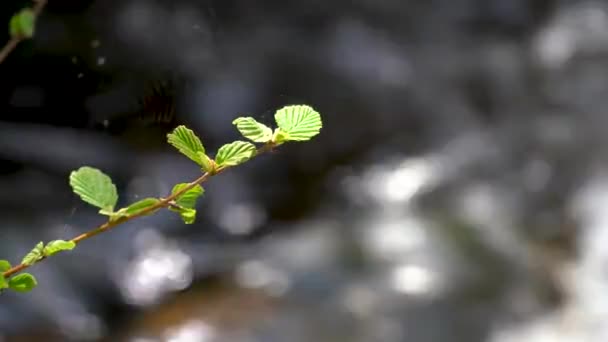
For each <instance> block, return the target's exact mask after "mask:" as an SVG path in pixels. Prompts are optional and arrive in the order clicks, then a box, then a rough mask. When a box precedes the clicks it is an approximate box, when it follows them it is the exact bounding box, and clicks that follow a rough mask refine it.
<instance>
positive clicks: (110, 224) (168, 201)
mask: <svg viewBox="0 0 608 342" xmlns="http://www.w3.org/2000/svg"><path fill="white" fill-rule="evenodd" d="M274 147H275V145H274V144H271V143H269V144H266V145H264V146H262V147H260V148H258V150H257V151H256V154H255V155H254V157H256V156H258V155H260V154H262V153H265V152H268V151H272V150H273V148H274ZM229 168H230V167H228V166H226V167H219V168H218V169H217V170H215V171H214V172H213V173H210V172H207V173H205V174H203V175H202V176H200V177H198V178H197V179H195V180H193V181H192V182H190V183H188V185H186V186H185V187H183V188H182V189H181V190H179V191H177V192H175V193H173V194H171V195H169V196H168V197H165V198H161V199H160V201H159V202H158V203H156V204H155V205H152V206H149V207H146V208H144V209H142V210H141V211H139V212H137V213H135V214H132V215H129V216H122V217H120V218H118V219H116V220H113V221H107V222H106V223H104V224H101V225H99V226H97V227H96V228H94V229H92V230H89V231H88V232H85V233H82V234H80V235H78V236H76V237H74V238H72V239H71V240H70V241H72V242H74V243H76V244H78V243H80V242H82V241H84V240H87V239H89V238H92V237H93V236H95V235H97V234H101V233H103V232H105V231H108V230H110V229H112V228H114V227H116V226H118V225H121V224H122V223H125V222H127V221H131V220H133V219H135V218H138V217H141V216H144V215H147V214H149V213H151V212H154V211H156V210H158V209H161V208H167V207H170V206H171V205H172V204H173V203H174V201H175V199H177V198H178V197H179V196H181V195H183V194H184V193H186V192H187V191H189V190H191V189H193V188H194V187H195V186H197V185H199V184H202V183H204V182H205V181H207V180H208V179H209V178H211V177H212V176H215V175H217V174H219V173H221V172H223V171H225V170H227V169H229ZM44 259H46V257H43V258H41V259H40V260H38V261H37V262H36V263H38V262H40V261H42V260H44ZM30 266H32V265H27V264H19V265H15V266H13V267H11V268H10V269H8V270H7V271H5V272H4V273H3V274H2V275H3V276H4V278H5V279H8V277H10V276H12V275H15V274H17V273H19V272H21V271H23V270H25V269H27V268H29V267H30Z"/></svg>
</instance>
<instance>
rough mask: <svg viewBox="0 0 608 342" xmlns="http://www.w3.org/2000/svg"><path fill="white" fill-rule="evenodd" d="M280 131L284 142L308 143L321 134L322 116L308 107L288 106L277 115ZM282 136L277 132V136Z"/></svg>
mask: <svg viewBox="0 0 608 342" xmlns="http://www.w3.org/2000/svg"><path fill="white" fill-rule="evenodd" d="M274 118H275V120H276V121H277V126H279V130H280V131H282V132H283V133H284V137H283V139H284V141H289V140H291V141H306V140H310V139H311V138H312V137H314V136H315V135H317V134H319V132H320V131H321V128H322V127H323V123H322V121H321V115H320V114H319V113H317V112H316V111H315V110H314V109H313V108H312V107H310V106H306V105H296V106H287V107H283V108H281V109H279V110H278V111H277V112H276V113H275V115H274ZM278 134H280V133H279V132H275V136H276V135H278Z"/></svg>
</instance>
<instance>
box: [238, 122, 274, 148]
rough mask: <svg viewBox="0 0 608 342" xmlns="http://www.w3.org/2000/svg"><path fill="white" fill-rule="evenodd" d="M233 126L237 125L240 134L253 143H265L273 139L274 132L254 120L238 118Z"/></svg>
mask: <svg viewBox="0 0 608 342" xmlns="http://www.w3.org/2000/svg"><path fill="white" fill-rule="evenodd" d="M232 124H233V125H236V128H237V129H238V130H239V132H241V134H242V135H243V136H244V137H245V138H247V139H249V140H251V141H254V142H259V143H265V142H269V141H270V139H272V130H271V129H270V127H268V126H266V125H264V124H261V123H259V122H257V121H256V120H255V119H254V118H251V117H242V118H236V119H235V120H234V121H232Z"/></svg>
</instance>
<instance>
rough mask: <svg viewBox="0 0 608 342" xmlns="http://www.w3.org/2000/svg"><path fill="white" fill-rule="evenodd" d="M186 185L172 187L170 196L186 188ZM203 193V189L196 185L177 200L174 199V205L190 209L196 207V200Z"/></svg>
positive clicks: (180, 184)
mask: <svg viewBox="0 0 608 342" xmlns="http://www.w3.org/2000/svg"><path fill="white" fill-rule="evenodd" d="M187 186H188V183H179V184H176V185H175V186H174V187H173V190H172V191H171V194H175V193H177V192H178V191H180V190H182V189H183V188H185V187H187ZM204 193H205V189H203V187H202V186H200V185H198V184H197V185H196V186H195V187H194V188H192V189H190V190H188V191H186V192H185V193H183V194H182V195H180V196H179V197H178V198H176V199H175V203H176V204H177V205H178V206H180V207H184V208H189V209H192V208H194V207H195V206H196V200H197V199H198V198H199V197H200V196H202V195H203V194H204Z"/></svg>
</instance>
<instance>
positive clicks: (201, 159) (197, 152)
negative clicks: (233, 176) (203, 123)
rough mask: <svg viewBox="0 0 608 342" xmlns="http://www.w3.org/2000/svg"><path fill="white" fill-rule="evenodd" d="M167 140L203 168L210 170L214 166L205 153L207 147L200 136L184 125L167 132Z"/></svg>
mask: <svg viewBox="0 0 608 342" xmlns="http://www.w3.org/2000/svg"><path fill="white" fill-rule="evenodd" d="M167 141H168V142H169V144H171V145H173V147H175V148H177V150H178V151H179V152H181V153H182V154H183V155H185V156H186V157H188V158H190V160H192V161H193V162H195V163H197V164H198V165H200V166H201V167H202V168H203V170H205V171H210V170H211V169H212V167H213V165H211V160H210V159H209V157H208V156H207V155H206V154H205V148H204V147H203V144H202V143H201V140H200V139H199V137H197V136H196V134H194V132H193V131H192V130H191V129H189V128H187V127H186V126H184V125H180V126H177V127H176V128H175V129H174V130H173V132H171V133H169V134H167Z"/></svg>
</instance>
